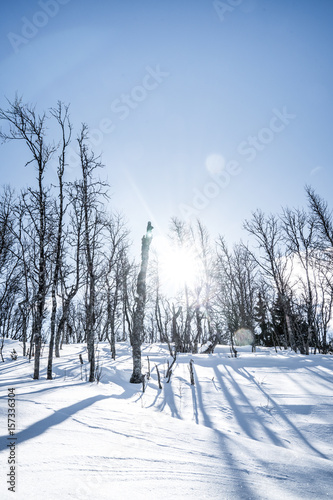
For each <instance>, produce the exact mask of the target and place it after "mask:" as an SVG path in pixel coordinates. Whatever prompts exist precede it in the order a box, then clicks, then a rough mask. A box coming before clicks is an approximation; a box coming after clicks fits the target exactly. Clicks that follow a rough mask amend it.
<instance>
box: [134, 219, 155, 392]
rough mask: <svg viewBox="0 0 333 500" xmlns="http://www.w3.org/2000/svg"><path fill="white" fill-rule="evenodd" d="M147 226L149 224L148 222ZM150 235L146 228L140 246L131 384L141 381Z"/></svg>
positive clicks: (149, 230)
mask: <svg viewBox="0 0 333 500" xmlns="http://www.w3.org/2000/svg"><path fill="white" fill-rule="evenodd" d="M148 227H149V224H148ZM151 239H152V235H151V229H147V234H146V236H143V238H142V246H141V269H140V272H139V276H138V281H137V297H136V305H135V310H134V317H133V332H132V353H133V373H132V376H131V379H130V383H131V384H141V383H142V373H141V344H142V338H143V322H144V316H145V304H146V276H147V268H148V258H149V246H150V243H151Z"/></svg>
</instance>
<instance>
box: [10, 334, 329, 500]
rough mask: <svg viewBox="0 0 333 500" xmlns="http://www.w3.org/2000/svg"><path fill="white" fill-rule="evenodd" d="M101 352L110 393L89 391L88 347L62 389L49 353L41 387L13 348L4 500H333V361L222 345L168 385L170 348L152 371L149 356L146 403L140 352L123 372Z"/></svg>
mask: <svg viewBox="0 0 333 500" xmlns="http://www.w3.org/2000/svg"><path fill="white" fill-rule="evenodd" d="M13 347H15V349H16V350H17V351H18V353H19V357H18V359H17V360H16V361H12V360H11V358H10V352H11V351H12V349H13ZM98 350H99V360H100V364H101V365H102V378H101V381H100V382H99V383H98V384H97V383H94V384H90V383H89V382H86V381H85V372H86V370H88V363H87V353H86V348H85V346H84V345H82V344H81V345H65V346H64V348H63V350H62V355H61V358H60V359H56V360H55V361H54V380H52V381H48V380H46V363H47V352H46V350H45V351H44V354H43V358H42V362H41V378H40V380H39V381H34V380H33V379H32V370H33V365H32V363H30V364H29V362H28V360H26V359H23V358H22V355H21V353H22V350H21V348H20V345H19V343H17V342H13V341H6V344H5V348H4V357H5V362H4V363H0V391H1V392H0V395H1V399H0V436H1V439H0V498H2V499H7V498H15V499H37V500H38V499H45V500H52V499H57V500H60V499H61V500H62V499H69V498H72V499H76V498H77V499H83V500H84V499H90V498H96V499H112V500H113V499H115V500H118V499H119V500H123V499H135V500H136V499H145V500H150V499H168V500H170V499H199V500H201V499H205V498H208V499H232V500H234V499H236V500H237V499H253V500H257V499H270V500H273V499H278V500H281V499H283V500H284V499H303V500H305V499H311V500H313V499H321V498H333V462H332V459H333V357H332V356H323V355H310V356H307V357H306V356H301V355H297V354H293V353H291V352H290V351H288V352H287V351H279V352H278V353H277V354H276V353H275V352H274V350H272V349H263V348H262V349H258V351H257V352H256V353H251V352H250V351H251V349H250V348H247V347H243V348H239V357H238V358H237V359H235V358H230V357H229V355H230V353H229V348H228V347H226V346H218V347H217V349H216V352H215V354H213V355H207V354H198V355H192V356H191V355H179V356H178V358H177V363H176V365H175V366H174V370H173V375H172V377H171V381H170V383H169V384H168V383H166V381H165V379H164V377H163V375H164V373H165V370H166V366H167V360H171V358H170V356H169V354H168V350H167V348H166V346H164V345H152V346H150V345H149V346H148V345H146V346H144V347H143V352H142V355H143V356H142V359H143V367H144V371H147V365H148V360H147V357H149V360H150V366H151V370H152V372H151V378H150V380H149V381H148V385H147V388H146V391H145V393H144V394H143V393H142V390H141V386H138V385H132V384H130V383H129V378H130V374H131V368H132V359H131V351H130V348H129V346H128V345H126V344H118V345H117V359H116V361H112V360H111V357H110V350H109V347H108V345H107V344H100V345H99V347H98ZM80 353H81V354H82V356H83V359H84V362H85V364H84V365H83V369H82V375H81V365H80V361H79V354H80ZM190 359H193V361H194V371H195V386H191V385H190V377H189V370H188V364H189V361H190ZM155 364H157V365H158V367H159V369H160V372H161V378H162V385H163V388H162V390H160V389H159V388H158V384H157V373H156V368H155ZM9 388H14V389H15V391H14V392H15V397H16V405H15V409H16V435H15V436H14V437H16V438H17V439H16V441H15V450H14V453H15V460H16V464H15V467H16V469H15V483H16V485H15V491H16V492H15V493H13V492H11V491H8V489H7V488H8V486H9V484H7V480H8V478H7V474H8V473H9V472H10V465H9V464H8V458H9V456H10V447H9V446H7V445H8V444H10V440H9V439H11V437H10V436H9V435H8V429H7V417H8V389H9Z"/></svg>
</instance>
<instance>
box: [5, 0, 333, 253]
mask: <svg viewBox="0 0 333 500" xmlns="http://www.w3.org/2000/svg"><path fill="white" fill-rule="evenodd" d="M0 19H1V20H0V39H1V44H0V58H1V62H0V75H1V76H0V81H1V87H0V90H1V92H0V106H1V107H6V99H5V97H7V98H8V99H10V100H11V99H13V98H14V96H15V92H16V91H17V92H18V94H19V95H22V96H23V100H24V101H28V102H32V103H37V107H38V109H40V110H43V109H48V108H49V107H52V106H54V105H55V104H56V102H57V101H58V100H62V101H63V102H65V103H70V105H71V117H72V121H73V125H74V129H75V130H76V131H77V132H78V131H79V128H80V124H81V122H86V123H87V124H88V126H89V129H90V130H91V137H92V141H93V143H94V149H95V151H96V153H101V154H102V160H103V162H104V164H105V165H106V167H105V169H104V172H103V174H102V175H103V176H104V177H107V178H108V181H109V182H110V184H111V191H112V193H113V194H112V198H111V202H110V203H111V206H112V207H114V208H116V209H117V210H120V211H122V212H123V213H124V214H125V216H126V218H127V220H128V221H129V227H130V228H131V230H132V236H133V238H135V239H138V238H140V237H141V235H142V234H143V233H144V230H145V226H146V222H147V220H148V219H150V220H152V221H153V224H154V225H155V228H156V230H157V233H158V232H161V233H163V232H165V231H167V229H168V226H169V221H170V218H171V217H172V216H178V217H185V216H186V217H187V216H194V217H196V216H198V217H199V218H200V219H201V220H202V222H203V223H204V224H205V225H206V226H207V227H208V229H209V230H210V232H211V234H212V236H213V237H215V236H216V235H217V234H219V233H220V234H224V235H225V237H226V238H227V241H229V242H230V243H232V242H236V241H237V240H238V239H239V238H240V237H243V238H244V239H246V234H245V233H244V232H243V231H242V222H243V220H244V219H245V218H249V217H250V216H251V212H252V211H253V210H255V209H257V208H262V209H263V210H264V211H265V212H278V211H279V210H280V208H281V207H282V206H286V205H288V206H304V205H305V203H306V200H305V194H304V185H305V184H311V185H312V186H313V187H314V188H315V189H316V191H317V192H318V193H319V194H320V195H322V196H323V197H324V198H326V199H327V201H328V202H329V203H330V204H331V199H332V197H331V188H332V158H333V141H332V116H333V102H332V98H331V89H332V88H333V78H332V47H333V40H332V38H333V31H332V21H333V2H331V1H330V0H318V1H317V2H314V1H308V0H288V1H287V0H280V1H277V0H226V1H225V2H222V1H221V2H213V1H206V0H192V1H182V0H178V1H176V0H174V1H163V0H161V1H159V2H157V1H156V0H140V2H138V1H135V0H131V1H129V0H127V1H126V0H111V1H106V0H101V1H98V0H97V1H82V0H81V1H79V0H69V1H68V0H61V1H60V0H50V1H49V2H48V1H47V0H45V1H43V0H41V1H39V2H38V1H32V0H28V1H27V0H25V1H23V0H17V1H15V2H2V4H1V16H0ZM73 147H74V146H73ZM73 158H74V157H73ZM26 159H27V157H26V154H25V151H24V149H23V148H22V147H21V146H19V147H18V146H17V145H16V146H14V145H13V144H11V145H10V144H9V145H4V146H1V147H0V168H1V184H4V183H10V184H12V185H13V186H16V187H17V188H20V187H24V186H25V185H27V184H28V183H30V184H31V183H32V182H34V180H33V179H34V177H35V174H34V172H33V169H32V168H31V166H29V167H27V168H25V167H24V163H25V161H26ZM76 173H77V174H79V171H78V165H77V164H76V162H75V161H74V160H73V162H72V164H71V168H70V170H69V173H68V178H71V177H74V176H75V175H76ZM49 178H50V181H51V180H53V178H54V171H52V168H50V172H49Z"/></svg>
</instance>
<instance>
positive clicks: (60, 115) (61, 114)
mask: <svg viewBox="0 0 333 500" xmlns="http://www.w3.org/2000/svg"><path fill="white" fill-rule="evenodd" d="M51 114H52V116H53V117H54V118H55V119H56V121H57V122H58V124H59V126H60V130H61V142H60V154H59V157H58V169H57V175H58V182H59V185H58V188H59V193H58V204H56V203H55V205H56V206H55V213H56V214H57V220H56V221H55V225H56V231H55V242H54V247H55V248H54V253H53V276H52V280H51V281H52V283H51V297H52V310H51V333H50V340H49V354H48V364H47V378H48V380H52V358H53V350H54V343H55V334H56V314H57V292H58V283H59V278H60V270H61V266H62V261H63V255H62V254H63V237H64V232H63V225H64V215H65V208H66V207H65V197H64V172H65V165H66V150H67V147H68V145H69V143H70V139H71V133H72V126H71V124H70V121H69V116H68V106H64V105H63V104H62V103H61V102H58V106H57V108H55V109H52V110H51Z"/></svg>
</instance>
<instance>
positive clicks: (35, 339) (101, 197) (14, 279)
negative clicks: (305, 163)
mask: <svg viewBox="0 0 333 500" xmlns="http://www.w3.org/2000/svg"><path fill="white" fill-rule="evenodd" d="M0 120H1V121H2V122H3V127H2V129H1V132H0V138H1V140H2V141H3V142H8V141H14V142H20V141H21V142H23V143H24V145H25V147H26V151H27V161H26V167H27V168H30V169H31V170H32V169H33V171H34V172H35V174H36V176H35V179H34V183H33V184H32V185H31V186H29V187H27V188H25V189H22V190H21V191H20V192H19V193H17V192H15V191H14V190H13V189H12V188H11V187H10V186H4V187H3V188H2V192H1V194H0V335H1V340H0V354H1V357H2V349H3V345H4V340H5V339H6V338H12V339H16V340H19V341H20V342H22V345H23V355H24V356H29V358H30V359H32V358H33V360H34V372H33V377H34V379H38V378H39V371H40V356H41V352H42V349H43V347H44V345H45V343H47V344H48V347H49V350H48V364H47V378H48V379H52V361H53V359H54V356H56V357H59V356H60V351H61V346H62V344H63V343H71V342H85V343H86V344H87V352H88V359H89V363H90V373H89V380H90V381H94V380H95V379H96V370H97V369H98V366H97V363H96V346H97V344H98V342H102V341H108V342H109V344H110V352H111V356H112V358H113V359H115V357H116V342H117V341H128V340H129V341H130V342H131V344H132V347H133V352H134V351H135V353H136V354H135V356H136V359H137V362H138V358H139V357H140V345H141V344H142V342H144V341H145V342H166V343H167V344H168V346H169V349H170V353H171V355H172V356H173V357H174V359H175V356H176V355H177V353H178V352H193V353H195V352H198V350H199V348H201V349H202V350H205V352H213V351H214V348H215V346H216V345H217V344H218V343H224V342H227V343H230V344H231V346H232V352H233V353H234V354H236V352H237V351H236V348H235V343H236V340H237V335H236V334H237V332H238V333H239V332H247V333H246V335H247V341H250V342H251V343H252V345H253V349H255V346H256V345H262V346H275V348H276V349H277V348H288V347H290V348H292V349H294V350H295V351H298V352H301V353H304V354H309V353H310V352H323V353H327V352H328V350H329V349H330V343H329V324H330V320H331V315H332V300H333V273H332V271H333V253H332V252H333V220H332V213H331V211H330V209H329V206H328V204H327V202H326V201H325V200H323V199H322V198H321V197H320V196H319V195H318V194H317V193H316V192H315V191H314V190H313V189H312V188H311V187H310V186H307V187H306V188H305V191H306V197H307V207H306V209H295V208H292V209H291V208H286V209H284V210H283V211H282V213H281V214H278V215H272V214H270V215H266V214H264V213H263V212H262V211H260V210H258V211H256V212H254V213H253V214H252V216H251V218H250V219H249V220H246V221H245V222H244V229H245V231H246V233H247V234H248V236H249V238H250V241H251V244H244V243H242V242H239V243H237V244H235V245H234V246H233V247H232V248H230V247H228V245H227V244H226V242H225V239H224V238H223V236H219V237H218V239H217V241H212V239H211V237H210V235H209V233H208V230H207V229H206V228H205V226H204V225H203V224H202V222H201V221H200V220H196V221H194V222H191V223H189V222H185V221H182V220H179V219H177V218H173V219H171V222H170V232H169V239H170V242H171V243H172V245H173V247H174V248H176V249H178V250H182V251H183V252H185V255H186V252H187V251H191V252H192V254H193V253H194V255H195V267H196V271H195V272H194V273H193V279H191V280H184V282H183V283H182V285H181V286H179V287H178V289H177V290H176V291H173V292H172V294H170V293H169V291H168V289H167V287H166V286H165V283H163V281H162V280H161V262H160V258H159V254H158V252H156V251H154V248H153V245H152V248H151V252H150V256H149V264H148V250H149V245H150V241H151V238H152V234H151V232H150V231H151V229H149V231H147V234H146V236H144V238H143V244H144V243H145V247H144V245H143V253H144V248H146V253H145V254H144V255H143V257H144V259H142V262H141V268H140V267H139V266H138V265H137V264H136V263H135V262H134V261H133V259H132V258H131V251H130V233H129V230H128V229H127V224H126V222H125V220H124V217H123V216H122V215H121V214H119V213H117V212H116V211H111V210H110V209H109V206H110V203H109V186H108V184H107V183H106V182H104V181H102V180H101V179H100V177H99V172H100V169H101V167H102V166H103V165H102V163H101V160H100V158H99V157H97V156H96V155H95V153H94V151H93V150H92V148H91V145H90V143H89V131H88V127H87V125H85V124H83V125H82V126H81V129H80V131H79V133H78V134H77V136H76V137H73V126H72V123H71V121H70V115H69V107H68V106H66V105H64V104H63V103H61V102H58V103H57V105H56V107H54V108H51V109H50V110H48V112H45V113H43V114H38V113H37V111H36V108H35V107H33V106H31V105H29V104H24V103H23V102H22V100H21V99H19V98H15V100H14V101H13V102H10V101H8V109H0ZM50 124H51V125H50ZM50 127H51V130H52V134H54V136H53V137H49V135H50ZM73 142H75V143H76V145H77V155H78V158H79V165H80V173H79V176H78V178H77V179H75V180H72V181H69V180H68V175H67V173H68V170H69V169H70V155H69V148H70V145H71V144H72V143H73ZM55 159H56V161H57V169H56V171H57V172H56V173H57V182H56V185H50V184H48V183H47V182H46V179H45V177H46V174H47V171H48V169H50V165H51V161H54V160H55ZM3 167H6V166H5V165H4V166H3ZM150 227H151V226H150ZM139 271H140V272H139ZM143 277H144V280H143ZM140 280H141V281H140ZM249 339H250V340H249ZM202 346H204V347H202ZM2 359H3V358H2ZM138 367H139V369H140V365H139V364H137V365H136V368H138ZM132 378H133V381H136V382H138V381H139V379H140V374H139V373H138V372H137V373H136V376H134V373H133V376H132Z"/></svg>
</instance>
